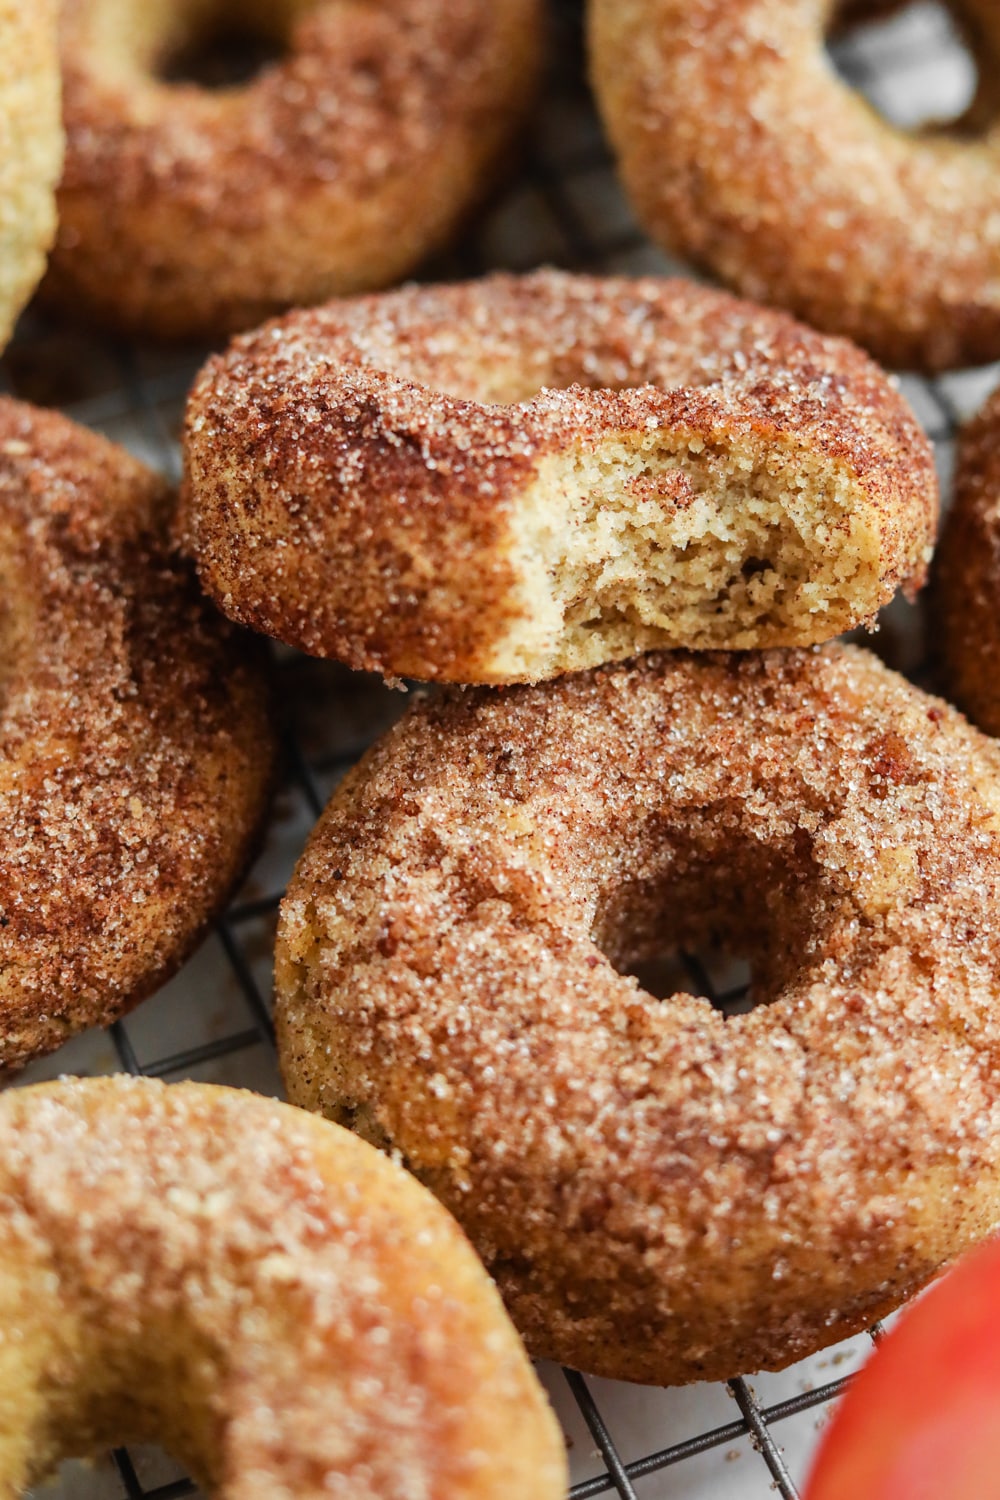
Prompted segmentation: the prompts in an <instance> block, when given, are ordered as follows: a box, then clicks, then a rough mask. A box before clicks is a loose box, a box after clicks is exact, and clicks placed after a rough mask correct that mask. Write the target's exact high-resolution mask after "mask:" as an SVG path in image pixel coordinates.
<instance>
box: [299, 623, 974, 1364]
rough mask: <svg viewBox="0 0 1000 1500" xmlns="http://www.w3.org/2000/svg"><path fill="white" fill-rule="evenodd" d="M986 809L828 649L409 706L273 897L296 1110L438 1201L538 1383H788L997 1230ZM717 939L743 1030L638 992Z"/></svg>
mask: <svg viewBox="0 0 1000 1500" xmlns="http://www.w3.org/2000/svg"><path fill="white" fill-rule="evenodd" d="M998 778H1000V747H998V746H997V745H995V744H994V743H993V742H992V741H990V740H988V739H986V738H985V737H984V736H982V735H980V734H979V733H978V732H977V731H975V730H973V729H971V728H970V727H969V726H968V724H966V722H965V720H964V719H962V718H961V716H960V715H959V714H958V713H956V712H955V711H954V710H952V709H950V708H948V707H947V706H946V705H945V704H944V703H942V702H940V701H939V700H937V699H935V698H931V697H929V696H927V695H925V694H924V693H922V692H920V691H918V690H917V689H916V688H913V687H911V686H910V685H909V684H908V683H907V682H905V681H904V680H903V679H902V678H900V677H898V676H896V675H895V674H894V673H892V672H890V671H889V670H888V669H887V668H885V667H883V666H882V665H881V663H879V662H878V661H877V660H876V659H875V658H874V657H871V656H869V655H868V654H867V653H865V652H861V651H858V650H856V649H851V648H846V647H838V646H832V647H829V648H826V649H824V650H822V651H818V652H809V651H806V652H795V651H792V652H774V653H765V654H762V655H757V654H754V655H747V656H742V657H733V656H725V655H703V656H700V657H697V656H693V657H692V656H686V655H683V654H678V655H673V656H671V655H660V656H650V657H647V658H643V659H640V660H639V661H637V662H632V663H627V664H623V665H621V666H618V667H615V668H608V669H604V670H601V671H596V672H593V673H588V674H580V675H578V676H573V677H567V678H563V679H561V680H560V681H558V682H555V683H548V684H545V686H544V687H536V688H533V689H532V688H521V689H511V690H508V691H506V692H504V693H502V694H498V693H494V694H488V693H486V692H483V691H479V692H476V691H469V690H466V691H464V692H456V693H454V694H452V695H450V696H445V697H443V698H439V699H432V700H430V701H425V702H422V703H420V704H419V705H418V706H417V707H415V708H414V709H413V710H412V711H411V712H410V713H409V714H408V715H407V717H406V718H405V719H403V720H402V722H401V723H400V725H399V726H397V727H396V728H395V729H394V730H393V731H391V732H390V733H389V734H388V735H387V736H386V737H385V739H384V740H383V741H382V742H381V743H380V744H378V745H377V746H376V747H375V748H374V750H373V751H372V752H370V754H369V756H368V758H367V759H366V760H365V761H364V762H362V763H361V766H360V768H359V769H357V770H356V771H354V772H352V773H351V775H350V776H349V777H348V778H347V781H346V782H345V783H344V784H343V785H342V787H341V788H340V789H339V790H338V791H337V793H336V794H335V796H334V798H333V801H332V802H331V804H330V806H329V807H328V809H327V811H326V813H325V814H324V816H323V818H322V820H321V821H320V823H319V825H318V827H317V829H316V831H315V833H314V834H313V837H312V839H311V842H310V844H309V846H308V848H307V851H306V853H305V855H304V856H303V858H302V860H301V862H300V864H299V867H298V869H297V870H296V872H295V875H294V878H293V880H292V882H291V885H290V887H289V891H288V894H287V896H286V898H285V901H284V906H283V909H282V914H281V924H280V930H279V938H278V952H277V989H278V1013H277V1020H278V1036H279V1046H280V1052H281V1058H282V1067H283V1071H284V1075H285V1079H286V1082H287V1085H288V1089H289V1094H290V1096H291V1098H292V1099H293V1100H294V1101H295V1102H296V1103H299V1104H302V1105H306V1106H308V1107H309V1108H312V1109H317V1110H319V1111H321V1112H322V1113H324V1114H326V1115H328V1116H330V1117H332V1118H334V1119H337V1120H339V1121H341V1122H342V1123H346V1124H351V1125H353V1126H354V1128H355V1129H356V1130H358V1131H360V1132H361V1134H362V1135H364V1136H366V1137H367V1138H368V1139H369V1140H371V1141H373V1142H374V1143H376V1144H378V1145H381V1146H383V1147H384V1148H385V1149H387V1150H392V1151H393V1152H394V1153H398V1154H399V1156H400V1157H401V1158H402V1160H403V1161H404V1162H405V1163H406V1164H407V1165H408V1166H409V1168H410V1170H411V1171H413V1172H414V1173H415V1174H416V1175H417V1176H418V1177H419V1178H421V1180H422V1181H424V1182H425V1183H427V1184H428V1186H430V1187H431V1188H432V1189H433V1190H434V1191H435V1192H436V1193H437V1194H438V1196H439V1197H440V1198H441V1199H442V1201H443V1202H444V1203H445V1204H446V1205H447V1206H448V1207H449V1208H450V1209H451V1210H452V1212H453V1213H454V1214H455V1215H456V1217H457V1218H458V1219H459V1220H460V1222H461V1223H462V1224H463V1226H464V1227H465V1229H466V1231H467V1232H468V1234H469V1235H470V1237H471V1239H472V1242H473V1244H474V1245H475V1246H476V1248H477V1249H478V1251H479V1253H480V1254H481V1255H482V1257H483V1259H484V1261H485V1263H486V1266H487V1269H488V1270H489V1271H490V1273H491V1275H493V1276H494V1278H495V1279H496V1280H497V1282H498V1284H499V1286H500V1289H501V1292H502V1293H503V1295H504V1298H505V1300H506V1302H507V1305H508V1308H509V1309H510V1312H511V1315H512V1317H513V1319H514V1322H515V1324H516V1325H517V1327H518V1328H519V1329H520V1331H521V1333H522V1334H523V1335H524V1337H525V1339H526V1340H527V1343H528V1347H529V1349H530V1350H531V1351H532V1352H533V1353H535V1354H537V1355H546V1356H551V1357H553V1358H557V1359H560V1360H563V1361H565V1362H566V1363H568V1364H571V1365H573V1366H575V1367H577V1368H579V1369H584V1370H590V1371H594V1372H596V1373H598V1374H601V1375H606V1376H613V1377H617V1378H621V1379H631V1380H639V1381H649V1382H654V1383H657V1384H671V1383H675V1382H683V1381H689V1380H703V1379H721V1378H724V1377H728V1376H732V1375H734V1374H736V1373H737V1372H739V1371H740V1370H756V1369H760V1368H768V1369H773V1368H776V1367H781V1366H783V1365H785V1364H788V1363H790V1362H791V1361H793V1360H796V1359H799V1358H801V1357H802V1356H804V1355H806V1354H809V1353H811V1352H813V1351H814V1350H816V1349H817V1348H819V1347H822V1346H823V1345H825V1344H829V1343H833V1342H835V1341H836V1340H838V1339H842V1338H844V1337H846V1336H847V1335H849V1334H853V1333H855V1332H857V1331H859V1330H861V1329H863V1328H865V1327H866V1326H867V1325H868V1324H870V1323H871V1322H873V1321H874V1320H875V1319H876V1318H877V1317H879V1316H881V1315H882V1314H884V1313H886V1312H888V1311H889V1309H891V1308H893V1307H895V1306H896V1305H897V1304H898V1303H899V1302H901V1301H902V1300H903V1299H904V1298H905V1297H908V1296H909V1295H910V1294H911V1293H913V1292H915V1291H916V1290H917V1289H918V1288H919V1287H920V1286H922V1285H923V1284H924V1283H925V1282H926V1281H927V1280H928V1279H929V1278H930V1277H931V1276H933V1275H934V1274H935V1273H936V1272H937V1271H938V1270H939V1269H940V1267H941V1266H942V1265H943V1264H944V1263H946V1262H947V1261H949V1260H950V1259H951V1258H952V1256H954V1255H956V1254H957V1253H958V1252H959V1251H961V1250H962V1249H963V1248H964V1247H965V1246H966V1245H968V1244H969V1243H970V1242H971V1241H974V1240H975V1239H977V1238H978V1237H979V1236H980V1235H983V1234H985V1233H987V1232H988V1231H989V1230H991V1229H992V1228H993V1227H995V1226H996V1225H997V1224H998V1222H1000V1016H998V1010H997V993H998V988H1000V779H998ZM706 942H711V943H713V944H721V945H723V947H724V948H725V949H726V950H728V951H729V952H730V953H732V954H739V955H746V956H747V957H748V958H749V960H750V962H751V965H752V968H753V976H754V977H753V994H754V998H755V999H756V1000H757V1002H758V1004H757V1005H756V1007H755V1008H754V1009H753V1010H752V1011H750V1012H749V1013H748V1014H743V1015H736V1016H729V1017H727V1016H724V1015H723V1014H721V1013H720V1012H719V1011H717V1010H715V1009H713V1007H712V1005H711V1004H710V1002H709V1001H708V1000H706V999H703V998H697V997H693V996H691V995H687V994H677V995H673V996H671V997H670V998H668V999H666V1000H660V999H656V998H654V997H653V995H651V994H649V993H647V992H646V991H644V990H643V989H642V988H641V987H640V985H639V983H638V982H637V980H636V979H635V978H632V977H630V975H629V974H628V972H627V971H628V969H629V968H630V967H631V966H633V965H634V964H636V963H637V962H639V961H643V960H648V959H650V958H651V957H653V956H654V955H660V954H662V953H663V952H664V950H669V949H670V948H672V947H674V946H675V945H676V946H678V947H681V948H691V949H695V950H696V949H697V948H698V946H699V945H701V944H704V943H706Z"/></svg>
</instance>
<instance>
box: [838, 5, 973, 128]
mask: <svg viewBox="0 0 1000 1500" xmlns="http://www.w3.org/2000/svg"><path fill="white" fill-rule="evenodd" d="M975 11H976V0H968V3H967V5H966V6H962V5H961V4H958V3H956V4H954V5H953V6H950V7H949V6H947V5H944V4H940V3H937V0H911V3H909V4H892V3H885V0H881V3H880V0H864V3H861V0H858V3H852V4H850V5H849V6H845V8H844V11H843V12H842V13H840V15H839V20H840V21H841V22H842V24H840V25H835V26H834V28H833V29H832V32H831V35H830V36H829V37H828V41H827V52H828V56H829V58H830V61H831V62H832V64H833V66H834V68H835V69H836V71H837V72H838V74H839V75H840V77H841V78H842V79H843V80H844V82H845V83H847V84H849V85H850V87H851V88H852V89H854V90H855V91H856V92H857V93H859V94H861V95H862V97H863V98H864V99H865V100H866V101H867V102H868V104H870V105H871V106H872V108H873V109H875V110H876V111H877V113H878V114H879V115H881V117H882V118H883V119H884V120H885V121H886V122H887V123H888V124H890V125H893V126H895V127H896V128H897V129H899V130H903V131H906V132H910V133H914V134H915V133H926V132H928V131H934V130H939V131H947V132H948V133H951V134H954V133H958V134H962V135H976V134H979V133H981V132H982V131H983V130H984V129H985V128H986V127H987V126H988V124H989V123H990V122H991V121H992V120H993V119H994V118H995V117H996V116H997V114H998V104H1000V97H997V89H996V85H995V80H996V79H997V78H998V77H1000V45H994V43H1000V35H996V36H995V37H993V39H992V40H991V35H990V33H991V31H992V32H994V33H995V32H996V31H997V28H996V26H995V23H994V25H993V26H992V27H989V26H988V25H981V24H978V23H977V19H976V15H975ZM991 80H992V82H991Z"/></svg>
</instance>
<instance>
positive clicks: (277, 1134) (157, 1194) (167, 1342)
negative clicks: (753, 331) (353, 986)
mask: <svg viewBox="0 0 1000 1500" xmlns="http://www.w3.org/2000/svg"><path fill="white" fill-rule="evenodd" d="M0 1316H2V1326H3V1332H4V1337H3V1339H2V1340H0V1492H2V1493H3V1494H4V1495H5V1496H7V1495H10V1496H13V1495H16V1494H20V1493H21V1492H22V1491H23V1490H25V1489H26V1488H27V1487H28V1486H29V1485H33V1484H35V1483H37V1482H38V1481H40V1480H41V1479H43V1478H44V1477H45V1476H46V1475H47V1474H49V1473H51V1471H52V1469H53V1468H54V1467H55V1465H56V1464H57V1463H58V1462H59V1461H60V1460H61V1459H63V1458H68V1457H70V1456H89V1455H91V1454H95V1453H96V1452H97V1451H99V1450H100V1449H101V1448H102V1447H111V1446H112V1445H116V1444H118V1443H121V1442H123V1441H126V1440H127V1441H140V1442H141V1441H153V1442H158V1443H162V1444H164V1445H165V1446H166V1447H168V1448H169V1449H170V1450H171V1451H172V1453H173V1454H174V1456H175V1457H177V1458H178V1459H180V1460H181V1461H182V1462H183V1463H184V1464H185V1465H186V1466H187V1467H188V1469H189V1470H190V1472H191V1473H192V1475H193V1477H194V1478H195V1479H196V1480H197V1482H198V1483H199V1484H200V1485H201V1486H202V1487H203V1488H204V1489H205V1490H206V1491H207V1493H208V1494H210V1495H216V1496H231V1497H233V1500H235V1497H237V1496H240V1497H245V1496H257V1497H262V1500H263V1497H268V1500H306V1497H317V1500H319V1497H324V1500H330V1497H333V1500H348V1497H351V1500H354V1497H358V1500H360V1497H362V1496H364V1497H370V1500H511V1497H513V1496H524V1497H525V1500H561V1497H563V1496H564V1495H565V1489H566V1472H565V1458H564V1454H563V1448H562V1442H561V1439H560V1436H559V1430H558V1428H557V1426H556V1423H555V1420H554V1418H553V1416H552V1414H551V1412H550V1410H549V1409H548V1406H547V1403H546V1401H545V1397H544V1395H543V1393H542V1390H541V1387H540V1386H539V1384H538V1381H537V1378H536V1377H535V1374H534V1372H533V1371H532V1369H531V1365H530V1364H529V1362H528V1359H527V1357H526V1355H525V1353H524V1350H523V1348H522V1347H521V1344H520V1342H519V1340H518V1338H517V1335H516V1334H515V1332H514V1330H513V1328H512V1327H511V1326H510V1322H509V1320H508V1318H507V1316H506V1314H505V1313H504V1310H503V1305H502V1303H501V1301H500V1298H499V1297H498V1296H497V1293H496V1290H495V1288H494V1287H493V1286H491V1284H490V1282H489V1279H488V1277H487V1276H486V1274H485V1272H484V1271H483V1268H482V1266H481V1265H480V1264H479V1262H478V1260H477V1259H476V1257H475V1255H474V1254H473V1252H472V1250H471V1248H470V1247H469V1245H468V1242H467V1241H466V1240H465V1237H464V1236H463V1235H462V1233H461V1231H460V1230H459V1228H458V1226H457V1225H456V1224H455V1222H454V1221H453V1220H452V1219H451V1218H450V1217H449V1216H448V1215H447V1214H446V1213H445V1212H444V1210H443V1209H442V1208H441V1207H440V1205H439V1204H438V1203H436V1202H435V1201H434V1199H433V1198H432V1196H431V1195H430V1193H428V1192H427V1191H426V1190H425V1189H424V1188H422V1187H421V1186H420V1184H419V1183H417V1182H414V1181H413V1179H412V1178H411V1177H409V1176H408V1175H407V1174H406V1173H405V1172H404V1171H403V1170H402V1169H401V1168H400V1167H397V1166H394V1165H393V1164H392V1163H391V1162H389V1161H387V1160H386V1159H385V1158H384V1157H383V1156H381V1155H380V1154H379V1152H377V1151H374V1150H372V1148H371V1147H370V1146H368V1145H366V1144H365V1143H364V1142H363V1141H360V1140H358V1139H357V1137H355V1136H351V1135H350V1134H349V1133H348V1132H346V1131H343V1130H339V1129H338V1128H337V1127H336V1126H333V1125H329V1124H328V1123H327V1122H326V1121H323V1120H318V1119H315V1118H313V1117H310V1116H308V1115H305V1114H303V1112H302V1111H301V1110H296V1109H291V1108H290V1107H289V1106H288V1105H286V1104H279V1103H277V1102H276V1101H274V1100H272V1099H263V1098H260V1097H258V1096H256V1095H253V1094H249V1093H244V1092H242V1091H240V1090H237V1089H225V1088H218V1087H214V1086H212V1085H208V1084H193V1083H182V1084H176V1085H173V1086H165V1085H163V1084H161V1083H155V1082H152V1081H150V1080H148V1079H137V1078H125V1077H113V1078H100V1079H98V1078H92V1079H64V1080H61V1081H60V1082H59V1083H58V1084H53V1085H36V1086H35V1087H33V1088H28V1089H14V1090H10V1091H9V1092H8V1093H7V1094H5V1095H4V1097H3V1098H2V1099H0Z"/></svg>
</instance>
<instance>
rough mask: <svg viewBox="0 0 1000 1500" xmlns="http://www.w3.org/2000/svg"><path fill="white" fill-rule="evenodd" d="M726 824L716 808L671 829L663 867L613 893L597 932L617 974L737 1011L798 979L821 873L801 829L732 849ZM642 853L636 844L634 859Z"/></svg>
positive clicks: (660, 991) (663, 992)
mask: <svg viewBox="0 0 1000 1500" xmlns="http://www.w3.org/2000/svg"><path fill="white" fill-rule="evenodd" d="M724 822H725V809H724V808H721V807H719V808H712V809H709V810H708V811H707V813H706V815H705V816H704V817H696V818H694V819H692V820H689V821H686V822H682V823H680V824H678V826H676V827H674V828H667V829H665V830H664V832H663V838H662V847H661V851H660V854H659V855H658V856H657V855H654V859H655V860H657V862H659V860H662V868H661V870H660V871H659V872H653V873H651V874H649V875H647V876H645V877H644V878H642V879H636V878H630V879H627V880H625V881H622V882H620V883H618V884H617V885H615V886H613V887H612V888H611V889H610V890H609V891H607V892H606V893H605V895H604V896H603V898H602V899H600V900H599V901H598V907H597V915H596V919H595V921H594V924H593V927H592V933H591V935H592V938H593V941H594V942H595V943H596V945H597V947H598V948H599V949H600V950H601V952H602V953H603V954H604V956H605V957H606V958H607V959H608V960H609V962H610V963H611V964H613V966H614V967H615V968H616V969H617V970H618V972H619V973H620V974H624V975H629V976H631V977H632V978H633V979H636V980H637V981H638V983H639V984H640V985H641V987H642V988H643V989H644V990H646V991H647V993H649V994H651V995H653V996H654V997H655V998H657V999H660V1000H670V999H671V998H673V997H674V996H678V995H697V996H702V997H704V998H705V999H707V1000H708V1001H709V1002H710V1004H711V1005H712V1007H713V1008H714V1009H715V1010H717V1011H719V1012H721V1014H722V1015H723V1016H725V1017H731V1016H736V1015H744V1014H746V1013H747V1012H748V1011H751V1010H754V1009H755V1008H756V1007H757V1006H759V1005H768V1004H770V1003H771V1002H772V1001H774V1000H776V999H777V998H778V996H779V995H780V994H781V993H782V992H783V991H784V990H785V989H786V988H788V987H789V986H792V985H796V984H798V983H800V982H801V980H802V974H803V967H804V965H806V964H808V962H809V960H808V958H807V957H806V955H807V954H808V953H809V952H810V951H812V944H811V941H810V939H811V935H812V933H813V931H814V929H815V927H816V922H817V917H816V912H815V908H814V904H813V903H814V897H815V892H816V890H817V889H818V886H819V883H820V875H819V871H818V869H817V866H816V864H815V861H814V858H813V851H812V846H811V843H810V842H809V840H808V839H806V838H804V837H803V836H801V835H798V836H794V837H793V838H792V839H790V840H779V841H777V842H776V843H775V845H774V846H772V847H765V848H759V847H756V846H755V845H751V844H748V843H743V842H739V843H736V845H735V846H733V842H732V839H731V838H727V837H726V836H724V835H722V836H720V833H719V829H720V828H721V827H722V826H723V824H724ZM643 853H644V851H643V850H642V849H637V850H636V851H635V858H636V862H638V861H639V860H641V859H642V858H643ZM790 931H794V932H795V933H796V934H797V941H796V943H795V944H794V945H793V944H790V943H789V942H788V933H789V932H790Z"/></svg>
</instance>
